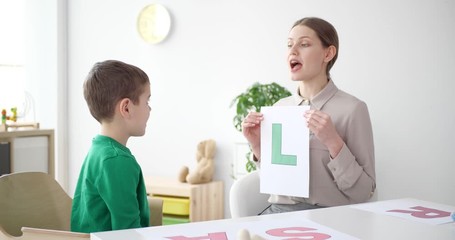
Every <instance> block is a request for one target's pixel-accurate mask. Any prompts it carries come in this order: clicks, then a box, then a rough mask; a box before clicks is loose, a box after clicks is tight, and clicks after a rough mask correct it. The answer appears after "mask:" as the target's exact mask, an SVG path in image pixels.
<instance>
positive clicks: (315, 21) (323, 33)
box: [291, 17, 340, 77]
mask: <svg viewBox="0 0 455 240" xmlns="http://www.w3.org/2000/svg"><path fill="white" fill-rule="evenodd" d="M296 26H307V27H309V28H311V29H313V31H315V32H316V35H317V36H318V37H319V39H320V40H321V42H322V45H323V46H324V47H326V48H327V47H329V46H334V47H335V48H336V50H337V51H336V53H335V56H334V57H333V58H332V60H330V62H329V63H328V64H327V69H326V73H327V76H329V77H330V69H331V68H332V67H333V65H334V64H335V62H336V60H337V58H338V52H339V51H340V50H339V48H340V44H339V41H338V33H337V30H336V29H335V27H333V25H332V24H330V23H329V22H327V21H326V20H324V19H321V18H317V17H306V18H302V19H300V20H298V21H296V22H295V23H294V25H292V28H294V27H296ZM292 28H291V29H292Z"/></svg>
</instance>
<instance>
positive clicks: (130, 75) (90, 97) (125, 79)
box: [84, 60, 149, 123]
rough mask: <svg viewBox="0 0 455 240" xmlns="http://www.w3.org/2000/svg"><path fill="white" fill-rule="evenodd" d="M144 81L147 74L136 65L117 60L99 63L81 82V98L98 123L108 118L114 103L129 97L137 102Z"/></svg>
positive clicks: (145, 81)
mask: <svg viewBox="0 0 455 240" xmlns="http://www.w3.org/2000/svg"><path fill="white" fill-rule="evenodd" d="M147 83H149V78H148V76H147V74H146V73H145V72H144V71H142V70H141V69H140V68H138V67H136V66H133V65H130V64H127V63H124V62H121V61H117V60H107V61H104V62H98V63H95V65H93V67H92V69H91V70H90V72H89V74H88V76H87V78H86V80H85V82H84V98H85V101H87V105H88V108H89V110H90V113H91V114H92V116H93V117H94V118H95V119H96V120H97V121H98V122H100V123H101V122H102V121H110V120H111V119H112V117H113V116H114V113H115V106H116V105H117V103H118V102H119V101H120V100H122V99H124V98H129V99H131V101H132V102H133V104H137V103H138V102H139V96H140V95H141V94H142V93H143V92H144V85H145V84H147Z"/></svg>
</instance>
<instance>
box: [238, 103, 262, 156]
mask: <svg viewBox="0 0 455 240" xmlns="http://www.w3.org/2000/svg"><path fill="white" fill-rule="evenodd" d="M263 119H264V116H263V114H262V113H258V112H250V113H248V115H247V116H246V117H245V119H244V120H243V123H242V133H243V136H245V138H246V140H247V141H248V142H249V144H250V146H251V149H252V150H253V153H254V155H255V156H256V157H258V158H259V155H260V150H261V121H262V120H263Z"/></svg>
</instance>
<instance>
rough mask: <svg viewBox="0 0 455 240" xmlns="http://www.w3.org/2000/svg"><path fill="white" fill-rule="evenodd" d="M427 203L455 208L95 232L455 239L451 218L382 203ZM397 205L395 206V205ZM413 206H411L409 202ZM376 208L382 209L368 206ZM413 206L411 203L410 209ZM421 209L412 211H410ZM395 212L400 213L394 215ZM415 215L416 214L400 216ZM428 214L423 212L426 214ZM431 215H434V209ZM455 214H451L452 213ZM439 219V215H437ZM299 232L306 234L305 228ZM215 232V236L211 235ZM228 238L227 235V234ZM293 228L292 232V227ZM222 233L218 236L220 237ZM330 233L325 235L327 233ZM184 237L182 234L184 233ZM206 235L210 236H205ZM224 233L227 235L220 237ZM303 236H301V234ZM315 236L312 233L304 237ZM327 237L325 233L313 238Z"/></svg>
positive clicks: (356, 210)
mask: <svg viewBox="0 0 455 240" xmlns="http://www.w3.org/2000/svg"><path fill="white" fill-rule="evenodd" d="M397 201H398V202H399V203H405V204H408V205H409V206H424V207H426V208H430V209H439V210H444V211H443V212H444V213H445V214H446V213H447V212H453V211H455V207H454V206H448V205H442V204H437V203H431V202H425V201H420V200H416V199H399V200H389V201H380V202H371V203H365V204H361V205H350V206H340V207H331V208H324V209H315V210H306V211H298V212H290V213H282V214H273V215H264V216H254V217H245V218H237V219H223V220H215V221H207V222H195V223H188V224H179V225H169V226H157V227H149V228H141V229H129V230H119V231H110V232H100V233H92V234H91V239H94V240H107V239H109V240H116V239H118V240H120V239H122V240H124V239H153V240H157V239H174V240H183V239H217V240H221V239H229V240H230V239H233V240H234V239H236V236H237V232H238V231H239V230H240V229H248V230H250V232H255V233H256V234H259V235H260V236H262V237H265V238H267V239H272V240H273V239H283V238H278V237H273V236H271V235H268V233H266V231H267V230H271V229H283V228H286V227H313V230H307V232H306V233H315V232H316V233H329V234H330V236H332V238H331V239H350V237H352V238H351V239H373V240H374V239H381V240H383V239H400V240H401V239H455V223H454V222H449V221H446V220H447V217H444V218H439V219H442V220H444V221H446V223H443V224H438V225H434V224H428V223H425V222H419V221H420V220H423V221H426V220H427V219H420V218H419V219H417V220H419V221H415V220H413V219H412V218H413V216H411V214H409V213H389V212H381V211H382V210H381V209H379V208H378V207H381V206H382V207H383V208H384V206H385V208H390V209H404V207H402V206H401V205H399V204H397ZM389 205H390V206H392V207H390V206H389ZM406 206H407V205H406ZM361 207H364V208H371V209H376V210H377V211H379V212H374V211H370V210H365V209H362V208H361ZM406 209H407V208H406ZM412 211H416V212H418V210H414V209H412V210H410V212H412ZM390 214H396V215H397V216H393V215H390ZM400 214H402V215H403V216H404V217H409V218H410V219H407V218H403V217H401V216H400ZM420 215H422V214H420ZM428 215H430V214H428ZM449 219H450V217H449ZM436 220H437V219H436ZM295 232H300V233H305V231H303V230H302V228H300V229H298V230H295V231H294V233H295ZM209 233H211V234H212V235H211V236H212V238H210V237H209ZM222 233H224V236H225V238H223V237H222V236H223V234H222ZM288 233H289V231H288ZM216 234H218V235H217V237H215V236H216ZM323 235H324V234H323ZM179 236H180V237H179ZM203 236H205V238H200V237H203ZM220 236H221V237H220ZM297 239H298V238H297ZM301 239H310V238H301ZM313 239H324V238H317V237H315V238H313Z"/></svg>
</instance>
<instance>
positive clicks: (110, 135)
mask: <svg viewBox="0 0 455 240" xmlns="http://www.w3.org/2000/svg"><path fill="white" fill-rule="evenodd" d="M84 97H85V100H86V101H87V105H88V108H89V110H90V113H91V114H92V116H93V117H94V118H95V119H96V120H97V121H98V122H99V123H100V124H101V133H100V134H99V135H97V136H96V137H95V138H94V139H93V140H92V146H91V148H90V150H89V152H88V154H87V156H86V158H85V160H84V163H83V165H82V168H81V172H80V175H79V180H78V183H77V186H76V191H75V193H74V199H73V206H72V213H71V231H74V232H85V233H90V232H99V231H109V230H119V229H128V228H140V227H148V226H149V218H150V210H149V206H148V202H147V194H146V191H145V185H144V179H143V176H142V170H141V168H140V166H139V164H138V163H137V162H136V159H135V158H134V156H133V155H132V154H131V152H130V150H129V149H128V148H127V147H126V143H127V141H128V138H129V137H131V136H143V135H144V134H145V127H146V123H147V120H148V118H149V115H150V110H151V109H150V107H149V105H148V101H149V98H150V82H149V79H148V76H147V74H146V73H144V71H142V70H141V69H139V68H137V67H135V66H132V65H129V64H126V63H123V62H120V61H115V60H108V61H104V62H99V63H96V64H95V65H94V66H93V68H92V69H91V71H90V73H89V74H88V76H87V79H86V80H85V82H84Z"/></svg>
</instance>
